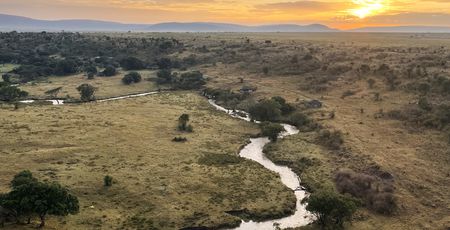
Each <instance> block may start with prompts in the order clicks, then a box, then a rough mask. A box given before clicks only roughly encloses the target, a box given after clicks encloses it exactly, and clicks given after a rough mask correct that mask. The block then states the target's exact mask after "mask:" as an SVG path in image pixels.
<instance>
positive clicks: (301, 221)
mask: <svg viewBox="0 0 450 230" xmlns="http://www.w3.org/2000/svg"><path fill="white" fill-rule="evenodd" d="M209 103H210V104H211V105H212V106H214V107H215V108H216V109H217V110H220V111H223V112H226V113H227V114H229V115H231V116H232V117H235V118H239V119H242V120H245V121H248V122H251V118H250V116H249V114H248V113H246V112H244V111H233V110H228V109H226V108H224V107H221V106H219V105H217V104H216V103H215V101H214V100H209ZM254 122H255V123H259V122H258V121H254ZM282 125H283V127H284V129H285V130H286V131H284V132H283V133H281V134H280V138H284V137H287V136H290V135H294V134H297V133H299V130H298V129H297V128H296V127H294V126H292V125H288V124H282ZM268 143H270V140H269V138H267V137H259V138H251V139H250V143H249V144H248V145H246V146H245V147H244V148H243V149H242V150H241V151H240V153H239V155H240V156H241V157H243V158H246V159H250V160H253V161H256V162H258V163H259V164H261V165H262V166H264V167H265V168H267V169H269V170H271V171H273V172H276V173H278V174H279V175H280V178H281V182H283V184H285V185H286V186H287V187H288V188H290V189H292V190H293V192H294V193H295V197H296V198H297V206H296V210H295V213H294V214H293V215H291V216H288V217H285V218H281V219H276V220H268V221H263V222H254V221H248V222H245V221H242V223H241V225H240V226H239V227H237V228H235V229H237V230H241V229H242V230H272V229H274V225H276V224H279V226H280V227H281V228H294V227H300V226H305V225H307V224H309V223H311V221H312V217H311V215H310V214H309V213H308V212H307V211H306V209H305V206H304V205H302V204H301V201H302V199H303V198H305V197H306V196H307V194H306V192H305V190H304V189H303V188H302V187H301V185H300V179H299V177H298V176H297V175H296V174H295V173H294V172H293V171H292V170H291V169H290V168H288V167H286V166H280V165H276V164H275V163H273V162H272V161H271V160H269V159H267V157H266V156H265V154H264V152H263V149H264V146H265V145H266V144H268Z"/></svg>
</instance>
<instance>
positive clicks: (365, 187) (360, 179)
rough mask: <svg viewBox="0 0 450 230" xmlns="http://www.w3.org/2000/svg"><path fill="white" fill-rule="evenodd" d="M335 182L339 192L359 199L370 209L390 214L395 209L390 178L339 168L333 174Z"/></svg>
mask: <svg viewBox="0 0 450 230" xmlns="http://www.w3.org/2000/svg"><path fill="white" fill-rule="evenodd" d="M386 177H387V176H386ZM335 183H336V188H337V189H338V191H339V192H340V193H343V194H350V195H352V196H354V197H357V198H359V199H361V200H362V201H363V203H364V205H365V206H366V207H367V208H368V209H370V210H372V211H375V212H377V213H380V214H385V215H390V214H393V213H394V211H395V210H396V207H397V205H396V201H395V197H394V186H393V183H392V181H391V180H380V179H378V178H377V177H375V176H371V175H368V174H364V173H355V172H353V171H351V170H341V171H339V172H337V173H336V175H335Z"/></svg>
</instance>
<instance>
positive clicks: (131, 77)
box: [122, 72, 142, 85]
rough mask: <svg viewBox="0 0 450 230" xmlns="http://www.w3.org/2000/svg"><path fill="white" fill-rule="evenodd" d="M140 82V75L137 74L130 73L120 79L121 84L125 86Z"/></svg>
mask: <svg viewBox="0 0 450 230" xmlns="http://www.w3.org/2000/svg"><path fill="white" fill-rule="evenodd" d="M141 80H142V77H141V74H139V73H138V72H130V73H128V74H127V75H125V76H124V77H123V78H122V82H123V84H125V85H130V84H132V83H139V82H141Z"/></svg>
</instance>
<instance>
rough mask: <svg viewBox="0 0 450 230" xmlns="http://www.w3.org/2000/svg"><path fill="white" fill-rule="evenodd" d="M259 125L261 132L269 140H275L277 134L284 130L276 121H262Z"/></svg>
mask: <svg viewBox="0 0 450 230" xmlns="http://www.w3.org/2000/svg"><path fill="white" fill-rule="evenodd" d="M259 127H260V128H261V134H262V135H263V136H265V137H268V138H269V139H270V140H271V141H277V140H278V135H279V134H280V133H281V132H283V131H285V129H284V127H283V126H282V125H280V124H278V123H271V122H263V123H261V124H260V125H259Z"/></svg>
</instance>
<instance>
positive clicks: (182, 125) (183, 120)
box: [178, 114, 193, 132]
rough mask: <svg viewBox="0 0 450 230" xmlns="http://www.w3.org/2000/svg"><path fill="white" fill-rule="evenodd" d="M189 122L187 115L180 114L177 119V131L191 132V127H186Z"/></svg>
mask: <svg viewBox="0 0 450 230" xmlns="http://www.w3.org/2000/svg"><path fill="white" fill-rule="evenodd" d="M188 122H189V114H182V115H181V116H180V117H179V118H178V130H180V131H187V132H192V131H193V128H192V125H188Z"/></svg>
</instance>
